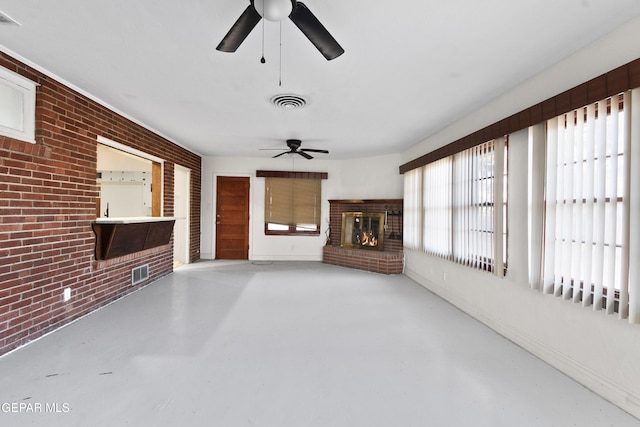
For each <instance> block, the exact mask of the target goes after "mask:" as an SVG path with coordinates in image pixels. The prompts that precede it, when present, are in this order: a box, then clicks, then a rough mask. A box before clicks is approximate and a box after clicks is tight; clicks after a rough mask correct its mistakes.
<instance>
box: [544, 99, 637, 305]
mask: <svg viewBox="0 0 640 427" xmlns="http://www.w3.org/2000/svg"><path fill="white" fill-rule="evenodd" d="M629 123H630V104H629V103H628V102H627V100H626V99H625V95H620V96H615V97H612V98H609V99H606V100H602V101H599V102H597V103H595V104H591V105H589V106H587V107H585V108H580V109H578V110H575V111H572V112H570V113H567V114H563V115H560V116H558V117H556V118H555V119H552V120H549V121H548V123H547V150H546V151H547V162H546V175H547V176H546V182H547V186H546V195H545V199H546V212H545V236H546V237H545V247H544V260H543V262H544V267H543V284H542V290H543V291H544V292H546V293H552V294H554V295H556V296H559V297H562V298H564V299H570V300H572V301H574V302H580V303H581V304H582V305H584V306H593V308H594V309H595V310H599V309H605V310H606V311H607V313H613V312H619V313H620V316H621V317H626V316H627V307H628V303H627V301H628V295H629V294H628V293H629V207H630V205H629V199H630V197H629V196H630V194H629V191H630V189H629V188H630V187H629V186H630V180H629V176H630V163H629V160H630V158H629V151H630V146H631V137H630V132H629Z"/></svg>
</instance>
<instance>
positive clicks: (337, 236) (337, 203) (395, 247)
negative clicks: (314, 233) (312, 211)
mask: <svg viewBox="0 0 640 427" xmlns="http://www.w3.org/2000/svg"><path fill="white" fill-rule="evenodd" d="M329 205H330V225H329V230H330V232H329V242H328V243H327V245H326V246H325V247H324V248H323V254H322V261H323V262H324V263H326V264H333V265H339V266H342V267H349V268H356V269H359V270H366V271H372V272H375V273H382V274H399V273H402V260H403V254H402V199H370V200H329ZM347 212H362V213H383V214H384V218H385V230H384V239H383V243H382V244H383V247H382V250H370V249H366V248H357V247H343V246H341V245H340V242H341V233H342V230H343V224H342V217H343V213H347Z"/></svg>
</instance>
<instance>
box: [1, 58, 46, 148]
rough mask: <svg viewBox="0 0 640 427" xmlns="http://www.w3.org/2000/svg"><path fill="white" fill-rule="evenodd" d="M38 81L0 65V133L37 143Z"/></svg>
mask: <svg viewBox="0 0 640 427" xmlns="http://www.w3.org/2000/svg"><path fill="white" fill-rule="evenodd" d="M36 86H37V85H36V83H34V82H32V81H31V80H29V79H26V78H24V77H22V76H20V75H18V74H16V73H13V72H11V71H9V70H7V69H6V68H2V67H0V135H4V136H8V137H10V138H15V139H19V140H21V141H26V142H31V143H35V142H36V138H35V111H36Z"/></svg>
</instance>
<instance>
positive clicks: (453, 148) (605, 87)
mask: <svg viewBox="0 0 640 427" xmlns="http://www.w3.org/2000/svg"><path fill="white" fill-rule="evenodd" d="M637 87H640V59H636V60H635V61H632V62H629V63H628V64H625V65H622V66H620V67H618V68H616V69H614V70H611V71H609V72H608V73H605V74H602V75H601V76H598V77H596V78H594V79H591V80H589V81H588V82H586V83H583V84H581V85H578V86H576V87H574V88H571V89H569V90H567V91H565V92H562V93H561V94H558V95H556V96H553V97H551V98H549V99H547V100H545V101H542V102H540V103H538V104H536V105H534V106H532V107H529V108H527V109H525V110H522V111H520V112H518V113H515V114H513V115H511V116H509V117H507V118H505V119H502V120H500V121H499V122H496V123H494V124H492V125H489V126H487V127H485V128H483V129H480V130H478V131H476V132H473V133H472V134H470V135H467V136H465V137H463V138H460V139H458V140H457V141H454V142H452V143H450V144H447V145H445V146H443V147H441V148H438V149H437V150H434V151H432V152H430V153H428V154H425V155H424V156H421V157H418V158H417V159H414V160H412V161H410V162H408V163H405V164H403V165H402V166H400V173H401V174H404V173H405V172H409V171H410V170H413V169H417V168H419V167H422V166H424V165H427V164H429V163H432V162H435V161H436V160H440V159H443V158H445V157H448V156H451V155H453V154H455V153H458V152H460V151H463V150H466V149H468V148H471V147H475V146H476V145H478V144H482V143H483V142H486V141H490V140H492V139H495V138H500V137H502V136H505V135H508V134H510V133H513V132H517V131H519V130H522V129H526V128H528V127H529V126H533V125H535V124H538V123H542V122H544V121H546V120H549V119H552V118H554V117H556V116H559V115H560V114H564V113H568V112H569V111H573V110H575V109H577V108H580V107H583V106H585V105H588V104H591V103H593V102H596V101H599V100H601V99H604V98H608V97H610V96H613V95H617V94H619V93H621V92H624V91H626V90H629V89H634V88H637Z"/></svg>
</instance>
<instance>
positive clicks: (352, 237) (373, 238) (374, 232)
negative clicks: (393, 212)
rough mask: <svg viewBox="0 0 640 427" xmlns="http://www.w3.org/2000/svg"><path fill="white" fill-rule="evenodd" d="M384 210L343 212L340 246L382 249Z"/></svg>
mask: <svg viewBox="0 0 640 427" xmlns="http://www.w3.org/2000/svg"><path fill="white" fill-rule="evenodd" d="M384 217H385V214H384V212H375V213H369V212H343V213H342V234H341V236H340V246H345V247H350V248H360V249H374V250H379V251H381V250H382V243H383V239H384Z"/></svg>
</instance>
